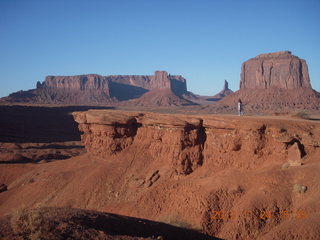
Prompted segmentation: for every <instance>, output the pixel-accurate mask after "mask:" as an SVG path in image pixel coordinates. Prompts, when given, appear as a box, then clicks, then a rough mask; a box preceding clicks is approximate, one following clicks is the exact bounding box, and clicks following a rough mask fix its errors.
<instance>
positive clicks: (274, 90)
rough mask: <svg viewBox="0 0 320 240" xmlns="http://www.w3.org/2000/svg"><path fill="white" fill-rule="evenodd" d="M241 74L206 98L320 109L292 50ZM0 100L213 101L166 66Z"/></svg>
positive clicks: (64, 81)
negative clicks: (234, 86) (232, 83)
mask: <svg viewBox="0 0 320 240" xmlns="http://www.w3.org/2000/svg"><path fill="white" fill-rule="evenodd" d="M240 76H241V79H240V84H239V85H240V89H239V90H238V91H236V92H233V91H232V90H230V89H229V88H228V83H227V82H225V85H224V89H223V90H222V91H221V92H220V93H218V94H216V95H214V97H213V98H212V99H215V100H209V99H207V100H209V101H211V103H212V106H213V109H221V107H219V105H221V104H224V106H225V107H223V108H222V109H224V110H227V109H228V108H230V109H232V108H233V107H234V104H235V101H237V99H239V98H241V99H243V100H244V101H245V103H246V104H247V105H251V107H252V106H253V107H252V109H255V111H261V110H265V109H268V108H269V107H270V104H272V105H273V108H275V109H277V108H278V107H279V108H281V106H283V105H285V106H286V107H288V108H291V109H295V108H296V107H297V106H299V107H298V108H299V109H300V108H302V109H319V101H320V100H319V99H320V94H319V93H318V92H316V91H315V90H313V89H312V86H311V83H310V78H309V73H308V66H307V63H306V61H305V60H304V59H300V58H298V57H297V56H294V55H292V53H291V52H290V51H280V52H274V53H264V54H260V55H258V56H256V57H254V58H251V59H249V60H247V61H245V62H244V63H242V67H241V75H240ZM302 89H304V90H302ZM200 97H201V96H200ZM128 100H130V101H128ZM0 102H2V103H36V104H86V105H88V104H117V105H119V104H120V105H121V104H123V105H124V106H128V105H131V106H141V107H143V106H154V107H161V106H185V105H195V104H196V105H197V104H200V105H201V104H209V103H210V102H206V101H204V102H199V96H197V95H195V94H193V93H191V92H189V91H188V90H187V83H186V79H185V78H184V77H182V76H181V75H170V74H168V73H167V72H166V71H155V73H154V75H109V76H101V75H98V74H86V75H76V76H47V77H46V78H45V81H44V82H42V83H41V82H37V88H36V89H32V90H28V91H19V92H16V93H12V94H10V95H9V96H8V97H5V98H2V99H0ZM216 105H217V106H218V108H217V107H216ZM254 105H258V106H256V107H254ZM263 106H264V107H263ZM230 111H231V110H230ZM232 111H233V110H232Z"/></svg>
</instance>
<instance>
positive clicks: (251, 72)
mask: <svg viewBox="0 0 320 240" xmlns="http://www.w3.org/2000/svg"><path fill="white" fill-rule="evenodd" d="M272 87H277V88H282V89H296V88H311V85H310V79H309V73H308V66H307V63H306V61H305V60H303V59H300V58H298V57H296V56H294V55H292V54H291V52H289V51H283V52H276V53H268V54H260V55H258V56H257V57H255V58H252V59H250V60H248V61H246V62H244V63H243V64H242V68H241V81H240V89H246V88H248V89H267V88H272Z"/></svg>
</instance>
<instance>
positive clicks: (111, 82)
mask: <svg viewBox="0 0 320 240" xmlns="http://www.w3.org/2000/svg"><path fill="white" fill-rule="evenodd" d="M36 87H37V88H36V89H32V90H29V91H19V92H16V93H13V94H10V95H9V96H8V97H7V98H4V99H2V101H4V102H28V103H64V104H74V103H76V104H92V103H94V104H99V103H100V104H103V103H109V102H114V101H117V100H120V101H121V100H129V99H133V98H138V97H140V96H141V95H143V94H144V93H146V92H148V91H153V90H170V91H172V92H173V93H174V94H175V95H178V96H181V95H183V94H185V93H187V85H186V79H184V78H183V77H182V76H180V75H170V74H168V73H167V72H165V71H156V72H155V73H154V75H110V76H101V75H97V74H87V75H77V76H47V77H46V78H45V81H44V82H42V83H41V82H37V85H36Z"/></svg>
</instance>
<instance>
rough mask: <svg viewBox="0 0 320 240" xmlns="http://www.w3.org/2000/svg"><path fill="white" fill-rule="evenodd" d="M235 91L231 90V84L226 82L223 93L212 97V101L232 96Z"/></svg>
mask: <svg viewBox="0 0 320 240" xmlns="http://www.w3.org/2000/svg"><path fill="white" fill-rule="evenodd" d="M232 93H233V91H232V90H231V89H229V83H228V81H227V80H224V86H223V89H222V91H221V92H219V93H218V94H216V95H214V96H213V97H212V99H216V100H220V99H222V98H224V97H226V96H228V95H230V94H232Z"/></svg>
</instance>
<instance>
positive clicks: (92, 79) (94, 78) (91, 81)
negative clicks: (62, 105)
mask: <svg viewBox="0 0 320 240" xmlns="http://www.w3.org/2000/svg"><path fill="white" fill-rule="evenodd" d="M37 88H38V89H39V88H51V89H59V90H72V91H81V90H103V91H104V92H105V93H107V94H109V79H108V77H104V76H100V75H97V74H87V75H77V76H47V77H46V78H45V81H44V82H43V83H42V84H40V83H37Z"/></svg>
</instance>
